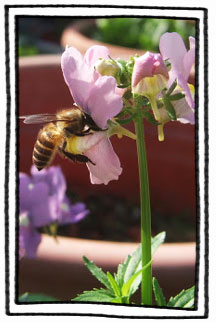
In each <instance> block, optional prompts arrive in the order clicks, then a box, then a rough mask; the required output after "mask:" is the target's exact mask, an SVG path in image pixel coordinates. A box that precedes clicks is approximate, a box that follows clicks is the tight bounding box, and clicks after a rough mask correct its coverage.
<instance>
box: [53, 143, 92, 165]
mask: <svg viewBox="0 0 216 322" xmlns="http://www.w3.org/2000/svg"><path fill="white" fill-rule="evenodd" d="M65 147H66V142H64V144H63V146H62V148H59V152H60V153H61V154H63V155H64V156H66V157H67V158H68V159H70V160H72V161H74V162H82V163H87V162H90V163H91V164H93V165H96V164H95V163H94V162H92V161H91V160H90V159H89V158H88V157H86V156H85V155H83V154H73V153H70V152H67V151H65V150H64V149H65Z"/></svg>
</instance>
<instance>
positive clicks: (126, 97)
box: [123, 90, 132, 100]
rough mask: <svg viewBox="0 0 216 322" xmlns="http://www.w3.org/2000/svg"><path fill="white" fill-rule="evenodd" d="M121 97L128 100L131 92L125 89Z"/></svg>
mask: <svg viewBox="0 0 216 322" xmlns="http://www.w3.org/2000/svg"><path fill="white" fill-rule="evenodd" d="M123 97H124V98H125V99H126V100H129V99H130V98H131V97H132V93H131V90H127V91H126V92H125V93H124V95H123Z"/></svg>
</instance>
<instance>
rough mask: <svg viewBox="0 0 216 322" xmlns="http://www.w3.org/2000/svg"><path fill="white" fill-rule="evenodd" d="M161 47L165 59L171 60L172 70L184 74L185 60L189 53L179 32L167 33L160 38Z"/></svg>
mask: <svg viewBox="0 0 216 322" xmlns="http://www.w3.org/2000/svg"><path fill="white" fill-rule="evenodd" d="M159 47H160V52H161V54H162V56H163V59H164V60H165V59H169V60H170V62H171V64H172V68H173V69H175V71H179V72H182V69H183V59H184V56H185V54H186V53H187V51H186V48H185V44H184V41H183V39H182V37H181V36H180V35H179V34H178V33H177V32H166V33H165V34H163V35H162V36H161V38H160V45H159Z"/></svg>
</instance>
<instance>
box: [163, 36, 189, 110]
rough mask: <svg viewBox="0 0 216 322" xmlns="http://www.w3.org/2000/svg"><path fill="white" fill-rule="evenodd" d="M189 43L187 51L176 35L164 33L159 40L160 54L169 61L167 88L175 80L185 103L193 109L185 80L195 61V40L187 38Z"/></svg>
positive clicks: (179, 37)
mask: <svg viewBox="0 0 216 322" xmlns="http://www.w3.org/2000/svg"><path fill="white" fill-rule="evenodd" d="M189 42H190V49H189V50H188V51H187V50H186V47H185V44H184V42H183V40H182V38H181V36H180V35H179V34H178V33H176V32H171V33H169V32H166V33H165V34H163V35H162V36H161V38H160V52H161V54H162V56H163V59H169V61H170V63H171V70H170V72H169V82H168V87H170V86H171V84H172V83H173V82H174V80H175V79H177V82H178V85H179V86H180V87H181V88H182V89H183V91H184V93H185V97H186V101H187V103H188V104H189V106H190V107H192V108H194V100H193V97H192V95H191V91H190V88H189V86H188V83H187V80H188V77H189V74H190V71H191V68H192V66H193V64H194V59H195V39H194V38H193V37H189Z"/></svg>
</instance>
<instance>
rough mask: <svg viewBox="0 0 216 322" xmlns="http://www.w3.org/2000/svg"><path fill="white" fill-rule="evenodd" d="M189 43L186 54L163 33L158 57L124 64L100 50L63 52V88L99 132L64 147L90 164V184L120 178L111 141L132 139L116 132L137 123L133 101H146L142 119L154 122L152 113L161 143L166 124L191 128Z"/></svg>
mask: <svg viewBox="0 0 216 322" xmlns="http://www.w3.org/2000/svg"><path fill="white" fill-rule="evenodd" d="M189 41H190V49H189V51H187V50H186V47H185V45H184V42H183V40H182V38H181V37H180V35H179V34H177V33H175V32H173V33H165V34H164V35H162V37H161V39H160V44H159V47H160V53H156V54H155V53H150V52H146V53H145V54H143V55H142V56H140V57H131V58H130V59H129V60H128V61H127V62H126V61H124V60H122V59H116V60H114V59H112V58H111V57H110V56H109V51H108V49H107V48H106V47H104V46H93V47H91V48H89V49H88V50H87V52H86V54H85V55H84V57H83V56H82V55H81V53H80V52H79V51H78V50H77V49H76V48H74V47H70V48H68V47H67V48H66V50H65V52H64V53H63V55H62V59H61V66H62V71H63V75H64V79H65V82H66V83H67V85H68V87H69V90H70V92H71V95H72V97H73V100H74V102H75V104H76V105H77V106H79V107H80V108H81V109H82V110H83V111H84V112H85V113H88V114H89V115H90V116H91V117H92V119H93V120H94V122H95V123H96V124H97V125H98V127H100V128H101V129H102V131H99V132H95V133H94V134H92V135H88V136H87V135H86V136H83V137H73V138H71V139H69V141H68V144H67V147H66V148H67V150H68V151H69V152H71V153H75V154H84V155H86V156H87V157H88V158H89V159H90V160H91V161H92V162H93V163H90V162H88V163H87V167H88V169H89V172H90V180H91V183H93V184H101V183H104V184H108V182H110V181H111V180H117V179H118V177H119V175H120V174H121V172H122V168H121V165H120V161H119V158H118V156H117V155H116V153H115V152H114V150H113V147H112V145H111V142H110V139H109V137H110V136H111V135H113V134H117V135H119V136H122V135H127V136H129V137H131V138H132V139H136V136H135V135H134V134H133V133H131V132H129V131H128V130H126V129H125V128H123V127H122V126H120V124H126V123H127V120H129V121H131V120H133V118H134V117H136V110H135V106H134V105H133V99H134V101H135V99H137V97H145V98H146V99H147V105H146V106H147V108H145V107H146V106H143V117H146V118H147V120H152V117H151V115H149V107H150V110H152V112H153V115H154V120H155V121H154V122H153V121H152V123H155V124H156V125H158V137H159V140H160V141H162V140H164V134H163V126H164V124H165V123H167V122H169V121H176V120H177V121H180V122H182V123H191V124H194V99H193V95H194V89H193V86H192V85H191V84H188V83H187V81H188V77H189V74H190V71H191V68H192V66H193V64H194V59H195V39H194V38H193V37H190V38H189ZM167 63H169V65H171V68H169V67H168V66H167ZM128 97H129V98H128ZM131 97H133V99H131ZM127 114H129V117H128V118H127V119H126V120H125V115H127ZM121 116H123V117H124V120H123V121H122V119H121Z"/></svg>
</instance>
